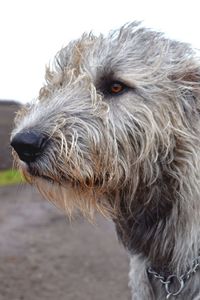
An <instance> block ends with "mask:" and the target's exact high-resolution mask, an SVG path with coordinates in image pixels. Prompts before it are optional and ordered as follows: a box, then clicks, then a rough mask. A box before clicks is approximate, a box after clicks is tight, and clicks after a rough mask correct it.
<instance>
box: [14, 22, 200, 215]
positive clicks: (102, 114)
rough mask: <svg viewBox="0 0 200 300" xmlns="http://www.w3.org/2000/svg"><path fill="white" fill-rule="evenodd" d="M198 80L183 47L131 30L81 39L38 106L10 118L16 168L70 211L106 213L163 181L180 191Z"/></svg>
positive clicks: (190, 160) (61, 59)
mask: <svg viewBox="0 0 200 300" xmlns="http://www.w3.org/2000/svg"><path fill="white" fill-rule="evenodd" d="M199 83H200V76H199V65H198V63H197V60H196V59H195V54H194V53H193V51H192V50H191V48H190V47H189V46H188V45H187V44H184V43H179V42H174V41H170V40H168V39H166V38H164V37H163V35H162V34H160V33H156V32H153V31H151V30H148V29H144V28H141V27H140V25H139V24H136V23H133V24H130V25H127V26H124V27H122V28H121V29H120V30H117V31H114V32H112V33H110V34H109V35H108V36H107V37H104V36H99V37H95V36H93V35H92V34H89V35H86V34H84V35H83V36H82V38H81V39H80V40H77V41H73V42H71V43H70V44H69V45H68V46H67V47H66V48H63V49H61V51H60V52H59V53H58V54H57V55H56V57H55V62H54V65H53V67H52V68H48V69H47V71H46V85H45V86H44V87H43V88H42V89H41V91H40V95H39V97H38V99H37V100H36V101H33V102H32V103H31V104H29V105H26V106H24V108H23V109H22V110H21V111H20V112H19V113H18V114H17V117H16V121H15V124H16V127H15V129H14V131H13V133H12V138H11V145H12V147H13V155H14V158H15V161H16V164H17V166H18V167H19V168H20V169H21V170H22V172H23V174H24V175H25V177H26V179H27V180H28V181H29V182H31V183H33V184H35V185H36V186H37V187H38V188H39V190H40V191H41V192H42V193H43V194H44V195H45V197H47V198H49V199H50V200H52V201H54V202H55V203H56V204H58V205H59V206H61V207H63V208H64V209H66V211H67V212H68V213H69V214H71V213H72V210H73V208H74V207H75V208H76V207H78V208H80V209H81V210H82V211H83V212H84V213H85V214H89V215H92V214H93V212H94V209H95V208H97V209H98V210H100V211H101V212H102V213H103V214H107V213H111V214H113V213H115V211H119V209H120V206H121V204H120V199H121V198H123V199H125V200H126V201H127V203H130V200H131V201H132V200H133V199H134V195H135V194H136V193H144V190H145V191H146V189H147V187H149V186H153V185H154V184H155V183H156V182H158V181H159V180H162V179H164V178H167V180H168V184H173V183H174V182H173V180H174V181H176V180H177V182H178V181H179V184H180V177H181V176H182V175H181V174H182V173H183V172H185V174H186V173H187V169H188V168H190V169H192V168H193V169H194V168H195V164H196V160H195V159H196V146H197V144H198V143H199V141H198V138H197V133H198V132H199V123H198V119H199V115H198V112H199V99H200V97H199V95H200V84H199ZM170 180H171V181H170ZM154 187H155V186H154ZM155 192H158V191H157V189H156V188H155ZM152 193H153V189H152V191H151V193H149V195H148V196H147V198H146V199H142V203H143V204H144V202H146V203H148V202H150V201H151V199H152V198H153V194H152ZM146 194H147V193H146ZM168 196H169V197H170V195H168ZM127 205H128V206H129V204H127Z"/></svg>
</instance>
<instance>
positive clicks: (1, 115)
mask: <svg viewBox="0 0 200 300" xmlns="http://www.w3.org/2000/svg"><path fill="white" fill-rule="evenodd" d="M19 108H20V104H19V103H17V102H15V101H3V100H0V170H2V169H8V168H11V167H12V158H11V149H10V133H11V131H12V128H13V120H14V117H15V113H16V111H17V110H18V109H19Z"/></svg>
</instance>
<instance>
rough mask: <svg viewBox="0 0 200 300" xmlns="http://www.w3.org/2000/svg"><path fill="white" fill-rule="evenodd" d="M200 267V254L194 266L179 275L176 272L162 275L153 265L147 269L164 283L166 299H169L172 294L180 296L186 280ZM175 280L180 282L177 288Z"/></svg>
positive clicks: (194, 261)
mask: <svg viewBox="0 0 200 300" xmlns="http://www.w3.org/2000/svg"><path fill="white" fill-rule="evenodd" d="M199 267H200V255H199V256H198V257H197V258H195V259H194V260H193V262H192V267H191V269H189V270H188V271H187V272H185V273H184V274H182V275H180V276H178V275H176V274H171V275H169V276H162V275H160V274H159V273H157V272H156V271H154V270H153V269H152V268H151V267H150V268H148V269H147V272H148V273H149V274H151V275H152V276H153V277H154V278H156V279H158V280H160V282H161V284H163V285H164V288H165V292H166V299H169V298H170V297H171V296H178V295H179V294H180V293H181V292H182V290H183V288H184V287H185V284H186V281H187V280H188V279H189V278H190V277H191V275H193V274H194V273H196V271H197V269H198V268H199ZM175 281H176V282H177V283H178V286H177V288H176V289H175V288H174V289H173V285H174V283H175Z"/></svg>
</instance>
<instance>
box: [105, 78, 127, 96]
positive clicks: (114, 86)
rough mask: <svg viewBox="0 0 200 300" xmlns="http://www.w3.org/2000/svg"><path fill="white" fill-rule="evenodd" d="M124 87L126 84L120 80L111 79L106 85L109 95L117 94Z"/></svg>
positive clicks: (122, 90)
mask: <svg viewBox="0 0 200 300" xmlns="http://www.w3.org/2000/svg"><path fill="white" fill-rule="evenodd" d="M125 89H126V85H125V84H124V83H122V82H120V81H113V82H111V83H110V85H109V86H108V92H109V93H110V94H111V95H118V94H121V93H122V92H124V91H125Z"/></svg>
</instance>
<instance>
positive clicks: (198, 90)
mask: <svg viewBox="0 0 200 300" xmlns="http://www.w3.org/2000/svg"><path fill="white" fill-rule="evenodd" d="M171 80H172V81H174V83H176V84H177V85H178V89H177V92H178V93H179V97H180V98H181V99H182V101H181V102H182V105H183V108H184V111H185V113H186V114H190V118H191V113H192V114H195V113H198V114H200V67H196V68H193V69H192V68H189V67H188V69H186V70H185V71H184V72H180V73H179V72H178V73H177V74H173V75H172V76H171Z"/></svg>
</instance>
